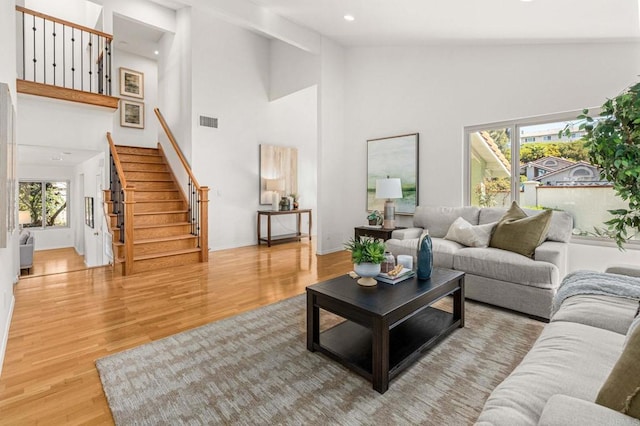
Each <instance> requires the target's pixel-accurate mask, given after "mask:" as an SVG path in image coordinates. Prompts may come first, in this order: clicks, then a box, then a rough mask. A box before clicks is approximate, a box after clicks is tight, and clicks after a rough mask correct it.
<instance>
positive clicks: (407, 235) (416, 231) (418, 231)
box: [391, 228, 424, 240]
mask: <svg viewBox="0 0 640 426" xmlns="http://www.w3.org/2000/svg"><path fill="white" fill-rule="evenodd" d="M423 232H424V229H423V228H406V229H396V230H395V231H393V232H392V233H391V238H393V239H394V240H411V239H413V238H420V236H421V235H422V233H423Z"/></svg>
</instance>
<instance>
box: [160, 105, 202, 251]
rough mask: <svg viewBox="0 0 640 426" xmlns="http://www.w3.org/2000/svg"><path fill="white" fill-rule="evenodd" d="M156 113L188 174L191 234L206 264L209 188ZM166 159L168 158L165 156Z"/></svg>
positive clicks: (163, 120)
mask: <svg viewBox="0 0 640 426" xmlns="http://www.w3.org/2000/svg"><path fill="white" fill-rule="evenodd" d="M154 112H155V113H156V116H157V117H158V120H159V121H160V125H161V126H162V129H163V130H164V132H165V134H166V135H167V138H168V139H169V142H171V146H172V147H173V149H174V151H175V154H176V155H177V157H178V159H179V160H180V163H181V164H182V168H183V169H184V171H185V172H186V174H187V185H186V186H187V193H186V194H185V195H186V196H187V202H188V203H189V223H190V225H191V234H192V235H195V236H196V237H197V241H198V247H199V248H200V261H201V262H206V261H207V260H208V258H209V226H208V215H209V213H208V211H209V210H208V209H209V198H208V197H209V188H208V187H206V186H200V184H198V181H197V180H196V178H195V176H194V175H193V172H192V171H191V167H190V166H189V163H187V160H186V159H185V158H184V155H183V154H182V150H181V149H180V147H179V146H178V142H177V141H176V138H175V137H174V136H173V132H171V129H170V128H169V125H168V124H167V122H166V120H165V119H164V117H163V116H162V113H161V112H160V110H159V109H158V108H154ZM158 148H159V149H160V150H163V149H162V145H161V144H158ZM165 157H167V156H166V155H165Z"/></svg>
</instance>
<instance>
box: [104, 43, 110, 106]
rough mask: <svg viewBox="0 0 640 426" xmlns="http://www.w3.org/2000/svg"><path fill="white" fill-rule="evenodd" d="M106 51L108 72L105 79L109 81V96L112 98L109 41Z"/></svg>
mask: <svg viewBox="0 0 640 426" xmlns="http://www.w3.org/2000/svg"><path fill="white" fill-rule="evenodd" d="M105 50H106V52H107V70H106V72H105V78H106V79H107V95H109V96H111V40H107V45H106V49H105Z"/></svg>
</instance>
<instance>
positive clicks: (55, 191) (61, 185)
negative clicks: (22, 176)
mask: <svg viewBox="0 0 640 426" xmlns="http://www.w3.org/2000/svg"><path fill="white" fill-rule="evenodd" d="M68 189H69V183H68V182H59V181H43V182H34V181H31V182H27V181H22V182H20V193H19V200H18V203H19V208H20V223H21V224H22V226H23V227H27V228H48V227H63V226H69V223H68V217H67V216H68V215H67V211H68V210H67V200H68Z"/></svg>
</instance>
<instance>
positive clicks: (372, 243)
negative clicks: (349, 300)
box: [344, 237, 385, 286]
mask: <svg viewBox="0 0 640 426" xmlns="http://www.w3.org/2000/svg"><path fill="white" fill-rule="evenodd" d="M344 248H345V249H346V250H347V251H350V252H351V260H352V261H353V270H354V271H355V273H356V274H358V275H360V277H361V278H360V279H359V280H358V284H360V285H364V286H373V285H376V280H375V279H373V277H375V276H376V275H378V274H379V273H380V264H381V263H382V261H383V260H384V250H385V246H384V242H383V241H382V240H379V239H376V238H371V237H356V238H352V239H350V240H349V241H348V242H347V243H346V244H345V245H344Z"/></svg>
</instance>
